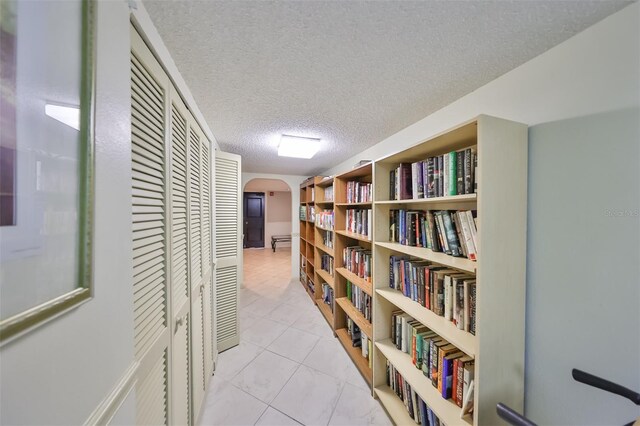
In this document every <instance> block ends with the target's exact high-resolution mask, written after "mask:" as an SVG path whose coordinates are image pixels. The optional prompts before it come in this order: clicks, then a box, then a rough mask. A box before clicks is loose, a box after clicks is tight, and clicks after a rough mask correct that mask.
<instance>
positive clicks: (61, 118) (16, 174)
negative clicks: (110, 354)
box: [0, 0, 95, 344]
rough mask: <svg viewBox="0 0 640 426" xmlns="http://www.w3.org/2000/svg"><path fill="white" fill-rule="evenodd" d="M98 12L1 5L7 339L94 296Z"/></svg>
mask: <svg viewBox="0 0 640 426" xmlns="http://www.w3.org/2000/svg"><path fill="white" fill-rule="evenodd" d="M94 9H95V5H94V2H93V0H69V1H64V2H51V1H47V0H32V1H20V0H2V1H0V31H1V34H0V43H1V56H0V89H1V90H0V91H1V93H0V96H1V98H0V344H5V343H7V342H8V341H9V340H12V339H14V338H16V337H18V336H19V335H21V334H24V333H25V332H27V331H29V330H31V329H33V328H35V327H37V326H39V325H42V324H44V323H46V322H47V321H49V320H51V319H53V318H55V317H56V316H59V315H61V314H62V313H64V312H66V311H68V310H70V309H73V308H74V307H77V306H78V305H79V304H81V303H83V302H85V301H87V300H89V299H90V298H91V296H92V271H91V265H92V248H91V247H92V244H91V238H92V219H93V169H94V162H93V151H94V150H93V147H94V134H93V126H94V73H95V67H94V60H95V54H94V51H95V47H94V43H95V40H94V26H95V25H94Z"/></svg>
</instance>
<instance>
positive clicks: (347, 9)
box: [144, 0, 630, 175]
mask: <svg viewBox="0 0 640 426" xmlns="http://www.w3.org/2000/svg"><path fill="white" fill-rule="evenodd" d="M629 3H630V2H628V1H583V0H580V1H557V0H555V1H543V0H535V1H507V0H500V1H476V2H472V1H377V2H369V1H313V2H308V1H304V2H302V1H277V2H270V1H157V0H153V1H151V0H146V1H144V6H145V7H146V9H147V11H148V12H149V15H150V16H151V18H152V20H153V22H154V24H155V25H156V27H157V29H158V32H159V33H160V35H161V36H162V38H163V40H164V42H165V44H166V46H167V47H168V49H169V51H170V52H171V55H172V57H173V59H174V61H175V63H176V65H177V67H178V69H179V70H180V72H181V74H182V76H183V77H184V79H185V81H186V82H187V84H188V86H189V88H190V89H191V92H192V93H193V95H194V98H195V100H196V102H197V104H198V107H199V108H200V110H201V111H202V113H203V114H204V117H205V119H206V120H207V123H208V124H209V126H210V127H211V130H212V131H213V134H214V135H215V137H216V139H217V140H218V142H219V143H220V146H221V147H222V149H223V150H225V151H229V152H234V153H237V154H241V155H242V157H243V163H242V165H243V171H244V172H262V173H278V174H296V175H313V174H316V173H319V172H321V171H323V170H326V169H328V168H330V167H332V166H334V165H335V164H337V163H338V162H340V161H344V160H345V159H347V158H349V157H350V156H352V155H355V154H357V153H358V152H360V151H362V150H364V149H365V148H367V147H369V146H371V145H373V144H375V143H377V142H379V141H381V140H382V139H384V138H386V137H388V136H390V135H392V134H394V133H396V132H398V131H399V130H401V129H403V128H405V127H407V126H408V125H410V124H412V123H415V122H416V121H418V120H420V119H422V118H424V117H426V116H427V115H429V114H430V113H432V112H434V111H437V110H438V109H440V108H442V107H444V106H446V105H448V104H449V103H451V102H453V101H455V100H456V99H458V98H460V97H462V96H464V95H466V94H467V93H470V92H472V91H473V90H475V89H477V88H479V87H481V86H483V85H484V84H486V83H488V82H489V81H491V80H493V79H495V78H497V77H499V76H500V75H502V74H504V73H506V72H508V71H510V70H512V69H513V68H515V67H517V66H518V65H521V64H523V63H524V62H526V61H528V60H529V59H531V58H533V57H535V56H537V55H539V54H541V53H542V52H544V51H546V50H548V49H549V48H551V47H553V46H555V45H557V44H559V43H561V42H562V41H564V40H566V39H568V38H569V37H571V36H572V35H574V34H576V33H578V32H580V31H581V30H583V29H585V28H587V27H589V26H590V25H592V24H594V23H595V22H597V21H599V20H601V19H603V18H605V17H606V16H608V15H610V14H611V13H613V12H615V11H617V10H619V9H621V8H622V7H624V6H625V5H627V4H629ZM282 133H285V134H291V135H298V136H311V137H318V138H321V139H322V140H323V147H322V149H321V150H320V152H319V153H318V154H317V155H316V156H315V157H314V158H313V159H311V160H300V159H286V158H281V157H278V156H277V143H278V140H279V136H280V135H281V134H282Z"/></svg>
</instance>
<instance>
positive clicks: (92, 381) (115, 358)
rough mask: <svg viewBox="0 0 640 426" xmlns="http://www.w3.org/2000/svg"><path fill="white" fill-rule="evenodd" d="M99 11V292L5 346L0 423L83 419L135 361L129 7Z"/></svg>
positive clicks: (0, 364)
mask: <svg viewBox="0 0 640 426" xmlns="http://www.w3.org/2000/svg"><path fill="white" fill-rule="evenodd" d="M97 9H98V10H97V12H98V15H97V30H98V34H97V44H98V45H97V52H98V53H97V63H98V64H99V68H98V69H97V73H96V129H95V134H96V149H95V185H96V186H95V233H94V238H93V244H94V258H95V261H94V265H93V271H94V294H95V297H94V299H93V300H91V301H89V302H88V303H86V304H84V305H82V306H80V307H79V308H77V309H75V310H73V311H72V312H70V313H68V314H66V315H64V316H62V317H60V318H58V319H56V320H55V321H53V322H51V323H50V324H47V325H45V326H43V327H40V328H38V329H37V330H35V331H33V332H31V333H29V334H28V335H26V336H24V337H22V338H19V339H17V340H15V341H13V342H10V343H9V344H7V345H5V346H3V347H2V349H0V370H1V372H2V373H1V374H2V379H1V380H0V393H1V394H2V398H0V423H1V424H6V425H13V424H47V425H53V424H62V425H69V424H81V423H83V422H84V421H85V420H86V419H87V418H88V417H89V416H90V414H91V413H92V412H93V411H94V409H95V408H96V407H98V405H99V404H100V403H101V401H102V400H103V398H105V396H107V395H108V394H109V393H110V392H111V390H112V389H113V388H114V386H115V385H116V384H117V383H118V382H119V381H120V378H121V376H122V375H123V374H124V373H125V372H126V371H127V369H128V368H129V366H130V365H131V364H132V362H133V360H134V353H133V308H132V306H133V291H132V282H131V280H132V261H131V255H130V253H131V189H130V188H131V163H130V157H131V153H130V152H131V144H130V133H131V130H130V115H131V111H130V100H129V99H130V88H129V84H130V83H129V29H128V25H129V10H128V8H127V5H126V3H125V2H100V3H98V7H97ZM119 419H120V421H122V422H124V423H128V424H133V423H134V422H135V419H134V418H133V417H132V416H131V413H129V415H128V416H121V417H119Z"/></svg>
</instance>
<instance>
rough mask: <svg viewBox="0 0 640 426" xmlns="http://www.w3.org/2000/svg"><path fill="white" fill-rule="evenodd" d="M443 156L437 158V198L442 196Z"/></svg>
mask: <svg viewBox="0 0 640 426" xmlns="http://www.w3.org/2000/svg"><path fill="white" fill-rule="evenodd" d="M444 172H445V170H444V155H439V156H438V197H442V196H444Z"/></svg>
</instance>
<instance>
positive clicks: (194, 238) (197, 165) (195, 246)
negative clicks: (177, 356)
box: [189, 118, 207, 422]
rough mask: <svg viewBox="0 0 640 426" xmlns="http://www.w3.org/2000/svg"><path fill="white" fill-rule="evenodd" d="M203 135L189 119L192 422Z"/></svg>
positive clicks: (201, 354)
mask: <svg viewBox="0 0 640 426" xmlns="http://www.w3.org/2000/svg"><path fill="white" fill-rule="evenodd" d="M205 140H206V138H205V137H204V134H203V133H202V131H201V130H200V128H199V127H198V125H197V124H196V123H195V119H193V118H191V119H190V126H189V187H190V190H189V197H190V198H189V208H190V210H189V234H190V240H189V243H190V247H191V251H190V253H189V256H190V260H191V280H190V281H191V289H190V293H191V296H190V297H191V373H192V374H191V392H192V396H193V398H192V402H193V411H192V415H193V417H192V419H193V422H195V421H196V420H197V416H198V415H199V413H200V408H201V406H202V400H203V399H204V392H205V390H206V384H207V377H206V375H205V374H206V373H205V344H204V321H205V312H204V287H205V285H204V280H203V272H204V268H203V261H202V248H203V244H202V235H203V232H202V218H203V214H202V198H203V196H202V192H203V191H202V146H203V142H204V141H205Z"/></svg>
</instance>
